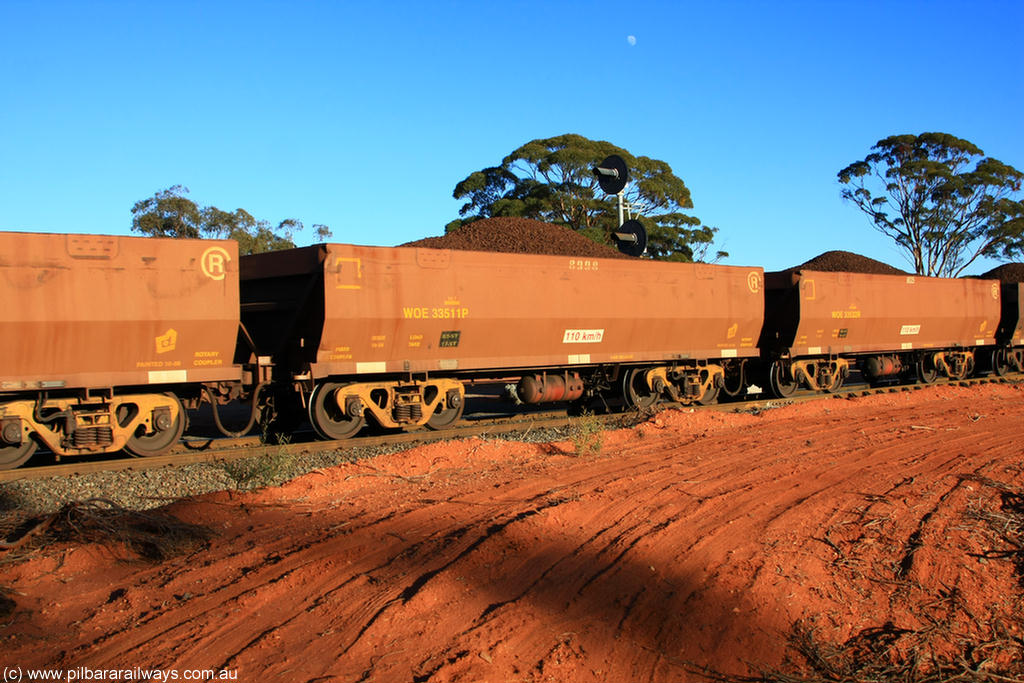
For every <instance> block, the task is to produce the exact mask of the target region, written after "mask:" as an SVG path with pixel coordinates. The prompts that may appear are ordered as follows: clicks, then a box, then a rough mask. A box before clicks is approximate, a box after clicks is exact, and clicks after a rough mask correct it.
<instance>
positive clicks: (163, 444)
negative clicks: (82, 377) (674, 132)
mask: <svg viewBox="0 0 1024 683" xmlns="http://www.w3.org/2000/svg"><path fill="white" fill-rule="evenodd" d="M185 423H186V417H185V411H184V409H183V408H182V405H181V403H180V401H179V400H178V398H177V397H176V396H175V395H174V394H169V393H168V394H125V395H122V396H110V397H104V398H96V397H90V396H86V397H65V398H49V397H42V396H41V397H39V398H37V399H36V400H31V399H23V400H16V401H9V402H7V403H4V404H2V405H0V468H3V467H5V466H7V463H6V462H5V460H8V459H10V457H13V456H14V454H15V453H18V452H25V451H34V450H35V447H34V446H35V445H37V444H42V445H44V446H46V447H47V448H49V449H50V450H51V451H53V453H54V455H55V456H56V457H57V459H58V460H59V459H60V458H61V457H65V456H75V455H88V454H95V453H113V452H116V451H119V450H122V449H124V450H127V451H128V452H130V453H132V454H134V455H141V456H149V455H158V454H160V453H164V452H166V451H167V450H168V449H169V448H170V447H171V446H173V445H174V444H175V443H177V441H178V440H179V439H180V438H181V434H182V433H183V432H184V430H185ZM28 455H31V452H29V453H28ZM5 456H8V457H5ZM24 459H25V460H27V459H28V458H27V456H26V457H25V458H24ZM19 464H20V463H19ZM14 466H17V465H14Z"/></svg>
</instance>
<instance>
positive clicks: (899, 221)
mask: <svg viewBox="0 0 1024 683" xmlns="http://www.w3.org/2000/svg"><path fill="white" fill-rule="evenodd" d="M872 150H874V151H873V152H872V153H871V154H869V155H868V156H867V157H865V158H864V159H863V160H861V161H857V162H855V163H852V164H850V165H849V166H847V167H846V168H844V169H843V170H841V171H840V172H839V173H838V178H839V182H840V183H842V184H844V185H847V186H848V187H845V188H843V189H842V197H843V199H846V200H849V201H850V202H852V203H853V204H854V205H855V206H856V207H857V208H859V209H860V210H861V211H863V212H864V213H865V214H867V215H868V216H869V217H870V218H871V221H872V222H873V223H874V225H875V227H876V228H877V229H878V230H879V231H881V232H882V233H883V234H885V235H887V236H889V237H891V238H892V239H893V240H895V241H896V244H897V245H899V247H900V248H901V249H902V250H904V251H905V252H906V253H907V256H908V259H909V260H910V261H911V262H912V263H913V264H914V270H915V272H917V273H918V274H921V275H936V276H944V277H953V276H957V275H960V274H961V273H962V272H963V271H964V269H966V268H967V267H968V266H970V265H971V264H972V263H973V262H974V261H975V260H976V259H978V257H980V256H986V257H991V258H997V259H1002V260H1008V261H1009V260H1014V259H1015V258H1018V257H1020V256H1021V255H1022V254H1024V202H1022V201H1021V200H1020V199H1019V198H1016V199H1015V198H1014V196H1015V195H1019V193H1020V191H1021V185H1022V182H1024V174H1022V173H1021V172H1020V171H1018V170H1017V169H1015V168H1013V167H1012V166H1009V165H1007V164H1004V163H1002V162H1000V161H998V160H996V159H992V158H990V157H985V156H984V152H982V151H981V149H979V148H978V147H977V146H975V145H974V144H972V143H970V142H968V141H967V140H961V139H960V138H957V137H954V136H952V135H949V134H947V133H923V134H921V135H916V136H915V135H895V136H892V137H888V138H885V139H884V140H879V141H878V143H876V144H875V146H874V147H872Z"/></svg>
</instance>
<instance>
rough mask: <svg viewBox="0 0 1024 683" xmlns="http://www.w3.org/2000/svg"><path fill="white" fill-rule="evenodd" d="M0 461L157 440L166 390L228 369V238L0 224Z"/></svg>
mask: <svg viewBox="0 0 1024 683" xmlns="http://www.w3.org/2000/svg"><path fill="white" fill-rule="evenodd" d="M0 301H2V302H3V318H2V319H0V467H15V466H17V465H19V464H21V463H22V462H24V461H25V460H26V459H27V458H28V457H30V456H31V454H32V452H33V451H34V450H35V449H36V447H37V445H38V444H39V443H40V442H41V443H43V444H45V445H46V446H48V447H49V448H50V449H51V450H52V451H53V452H54V453H56V454H57V455H58V457H59V456H63V455H79V454H84V453H97V452H107V451H115V450H119V449H121V448H128V449H129V450H132V451H133V452H134V453H136V454H138V455H154V454H157V453H160V452H164V451H166V450H167V449H168V448H170V446H172V445H173V444H174V443H175V442H176V441H177V440H178V438H179V437H180V436H181V432H182V430H183V428H184V423H185V418H184V415H183V414H182V405H181V403H180V401H179V399H178V396H177V395H176V394H177V393H180V392H181V391H182V390H183V389H184V388H186V387H187V388H188V390H189V391H190V392H192V393H193V394H196V395H197V391H198V389H197V387H198V386H199V384H200V383H213V382H234V383H238V382H239V381H240V380H241V377H242V370H241V367H240V366H239V365H236V364H235V361H234V356H235V346H236V342H237V339H238V325H239V309H238V307H239V300H238V245H237V243H236V242H234V241H229V240H218V241H212V240H180V239H152V238H140V237H118V236H106V235H56V234H34V233H0Z"/></svg>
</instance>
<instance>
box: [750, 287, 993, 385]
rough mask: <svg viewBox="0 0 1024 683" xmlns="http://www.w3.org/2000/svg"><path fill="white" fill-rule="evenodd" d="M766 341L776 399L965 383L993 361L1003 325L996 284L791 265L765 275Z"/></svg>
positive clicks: (764, 348) (763, 337) (762, 341)
mask: <svg viewBox="0 0 1024 683" xmlns="http://www.w3.org/2000/svg"><path fill="white" fill-rule="evenodd" d="M765 287H766V315H765V325H764V330H763V331H762V334H761V339H760V342H759V346H760V347H761V350H762V354H763V357H764V363H765V365H764V368H765V372H764V373H763V375H762V376H765V375H766V378H767V382H768V385H769V386H770V388H771V389H772V391H773V392H774V393H775V394H776V395H778V396H789V395H791V394H793V392H795V391H796V390H797V389H798V388H799V387H800V386H804V387H806V388H809V389H812V390H815V391H835V390H836V389H838V388H839V386H841V385H842V383H843V380H844V378H845V377H846V376H847V375H848V374H849V373H850V370H851V369H852V367H858V368H859V370H860V371H861V373H862V375H863V376H864V378H865V379H866V380H868V381H869V382H871V383H880V382H886V381H904V380H906V379H909V378H913V377H916V379H917V380H918V381H920V382H923V383H931V382H934V381H935V380H936V379H937V378H938V377H939V376H940V375H941V376H944V377H948V378H950V379H962V378H964V377H967V376H968V375H970V374H972V373H973V372H974V370H975V368H976V366H978V364H979V363H983V364H987V363H988V362H989V358H990V357H991V353H992V351H993V350H994V349H995V345H996V330H997V328H998V327H999V321H1000V311H1001V309H1000V299H1001V296H1000V285H999V283H998V282H996V281H993V280H976V279H970V278H964V279H947V278H932V277H923V276H919V275H876V274H867V273H848V272H821V271H813V270H787V271H781V272H773V273H767V274H766V276H765Z"/></svg>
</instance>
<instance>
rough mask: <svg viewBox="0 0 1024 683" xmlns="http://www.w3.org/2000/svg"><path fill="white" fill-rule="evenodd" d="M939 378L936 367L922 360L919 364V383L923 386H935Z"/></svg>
mask: <svg viewBox="0 0 1024 683" xmlns="http://www.w3.org/2000/svg"><path fill="white" fill-rule="evenodd" d="M938 378H939V371H938V370H936V369H935V365H934V364H933V363H930V362H929V361H928V360H927V359H925V358H922V359H921V360H919V361H918V362H917V381H918V382H920V383H921V384H933V383H934V382H935V380H937V379H938Z"/></svg>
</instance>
